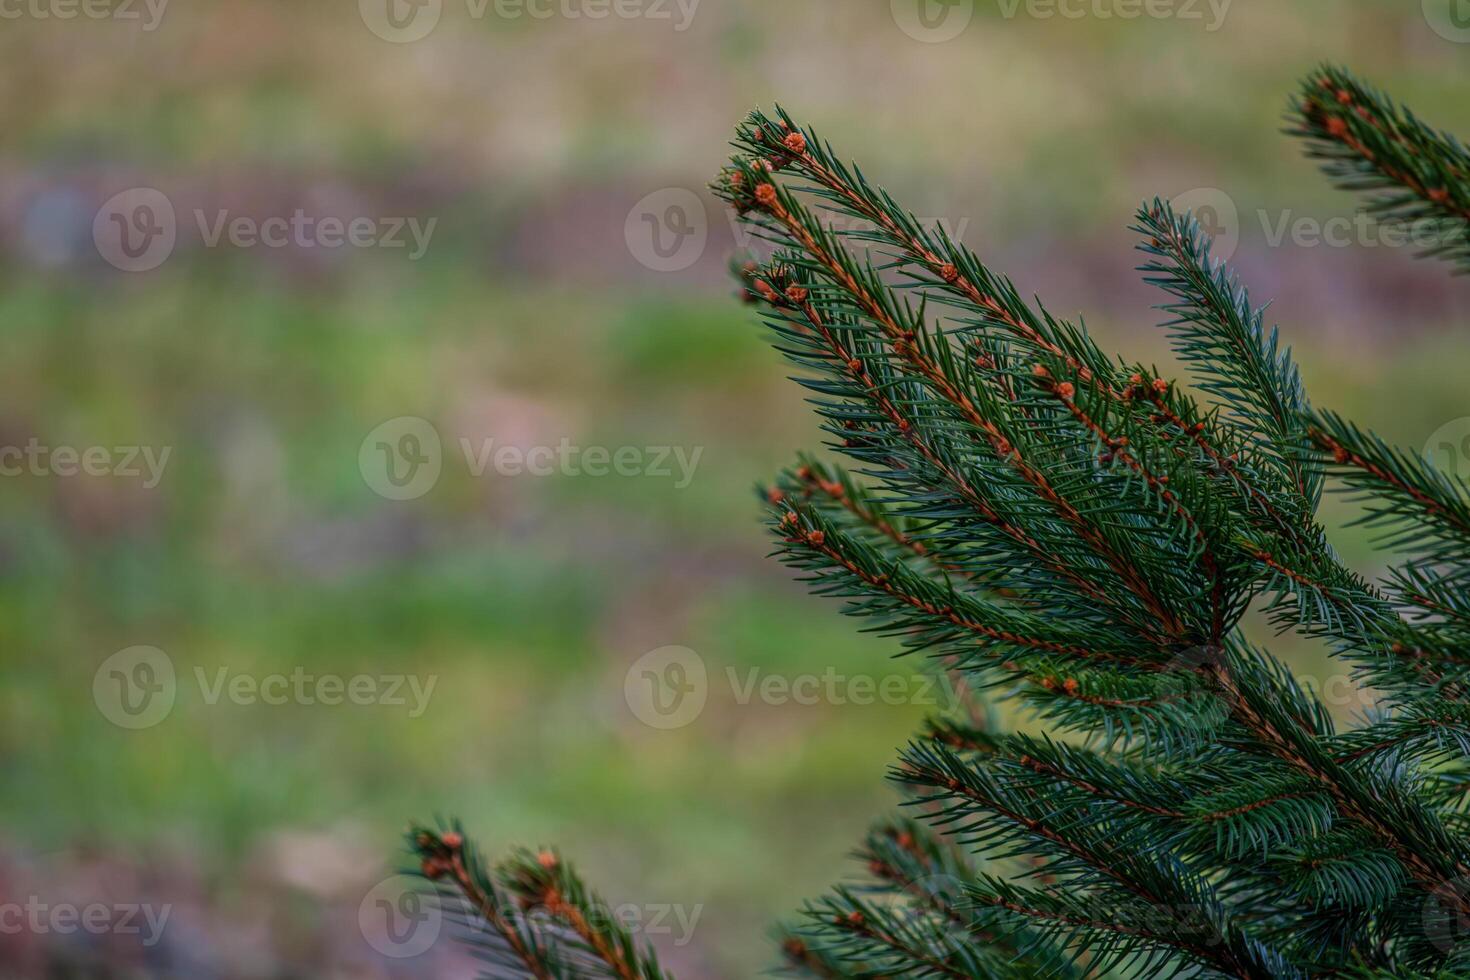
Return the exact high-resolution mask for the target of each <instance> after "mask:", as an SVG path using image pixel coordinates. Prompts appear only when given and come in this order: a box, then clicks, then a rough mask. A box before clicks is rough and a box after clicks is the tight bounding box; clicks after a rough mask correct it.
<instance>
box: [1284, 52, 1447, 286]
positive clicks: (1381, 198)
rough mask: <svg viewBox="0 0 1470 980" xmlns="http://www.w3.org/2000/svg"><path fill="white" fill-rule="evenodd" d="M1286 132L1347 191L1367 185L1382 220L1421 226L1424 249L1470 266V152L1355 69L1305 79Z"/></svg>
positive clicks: (1332, 68)
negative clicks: (1371, 85) (1361, 77)
mask: <svg viewBox="0 0 1470 980" xmlns="http://www.w3.org/2000/svg"><path fill="white" fill-rule="evenodd" d="M1287 119H1288V123H1289V125H1290V128H1289V129H1288V130H1287V131H1288V132H1289V133H1291V134H1292V135H1294V136H1297V137H1299V138H1301V139H1302V140H1304V141H1305V143H1306V148H1307V155H1308V156H1309V157H1311V158H1312V159H1315V160H1320V161H1322V171H1323V173H1325V174H1327V176H1328V177H1330V178H1331V179H1332V180H1333V182H1334V183H1335V184H1337V186H1339V187H1341V188H1342V189H1344V190H1348V191H1368V192H1371V194H1370V197H1369V204H1368V209H1369V211H1370V212H1371V213H1372V214H1374V215H1376V216H1377V217H1378V219H1379V221H1381V222H1382V221H1396V222H1401V223H1404V224H1406V225H1413V226H1415V231H1416V235H1423V236H1425V237H1427V238H1428V239H1429V240H1430V241H1431V242H1432V244H1430V245H1429V246H1428V247H1426V248H1425V249H1424V251H1423V254H1425V255H1428V256H1438V257H1441V258H1444V259H1447V260H1449V261H1450V262H1453V263H1455V264H1456V265H1457V266H1458V268H1457V270H1456V271H1457V273H1465V272H1470V152H1467V151H1466V149H1465V147H1464V145H1463V144H1462V143H1461V142H1460V141H1459V140H1458V139H1457V138H1456V137H1454V136H1453V135H1451V134H1449V133H1445V132H1440V131H1437V130H1435V129H1434V128H1432V127H1431V126H1429V125H1427V124H1426V123H1424V122H1423V121H1421V120H1420V119H1419V118H1418V117H1417V116H1415V115H1414V114H1413V113H1412V112H1410V111H1409V110H1408V109H1406V108H1403V107H1401V106H1399V105H1397V104H1395V103H1394V102H1393V101H1392V100H1391V99H1389V98H1388V97H1387V96H1386V95H1384V94H1382V93H1381V92H1378V91H1375V90H1374V89H1372V88H1369V87H1368V86H1366V85H1364V84H1363V83H1362V82H1360V81H1358V79H1357V78H1355V77H1354V76H1353V75H1352V73H1350V72H1348V71H1346V70H1344V69H1342V68H1338V67H1336V66H1333V65H1325V66H1323V67H1322V68H1321V69H1319V70H1318V71H1317V72H1314V73H1313V74H1312V75H1310V76H1308V78H1307V79H1306V80H1305V81H1304V82H1303V83H1302V88H1301V91H1300V93H1299V94H1298V95H1297V96H1296V98H1295V99H1294V100H1293V101H1292V104H1291V108H1290V111H1289V113H1288V117H1287Z"/></svg>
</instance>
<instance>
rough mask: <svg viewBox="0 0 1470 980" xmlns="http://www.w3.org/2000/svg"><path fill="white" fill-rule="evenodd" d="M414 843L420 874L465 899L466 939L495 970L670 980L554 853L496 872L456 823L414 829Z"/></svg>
mask: <svg viewBox="0 0 1470 980" xmlns="http://www.w3.org/2000/svg"><path fill="white" fill-rule="evenodd" d="M408 839H409V845H410V848H411V849H412V851H413V852H414V853H415V854H417V855H418V857H419V858H420V861H421V865H420V871H421V873H422V875H423V876H424V877H425V878H426V879H427V880H429V881H431V882H433V883H434V884H435V885H436V886H437V887H438V888H439V890H440V893H441V894H442V895H447V896H450V897H452V898H456V899H458V900H459V905H458V909H459V911H460V915H461V918H462V919H464V920H465V924H466V925H467V926H468V927H469V928H468V930H467V938H468V940H469V941H470V942H472V943H473V944H474V945H475V946H476V947H477V948H478V949H479V950H481V951H482V952H484V953H485V954H486V955H487V959H489V961H490V962H491V963H492V964H493V965H495V966H496V967H497V968H499V969H502V970H507V971H519V972H511V973H509V974H507V975H529V976H531V977H535V978H537V980H584V978H585V980H594V978H607V980H672V977H671V975H670V974H668V973H666V972H664V970H663V969H662V968H661V967H660V966H659V964H658V958H657V956H656V954H655V953H654V951H653V949H652V947H651V946H648V945H647V944H639V943H638V942H637V941H636V940H635V939H634V937H633V936H632V934H631V933H630V932H629V931H628V930H627V929H626V928H625V927H624V926H623V925H622V923H621V922H620V921H618V919H617V917H616V916H615V915H613V914H612V913H611V911H610V908H609V906H608V905H607V904H606V903H605V902H604V901H603V900H602V899H601V898H600V897H599V896H598V895H597V894H596V893H594V892H592V891H591V890H590V889H588V888H587V886H586V885H585V884H584V883H583V881H582V880H581V878H580V877H579V876H578V875H577V874H576V872H575V871H574V870H573V869H572V868H571V867H570V866H569V865H568V864H567V863H566V862H565V861H563V860H562V858H561V856H560V855H558V854H557V853H556V852H554V851H550V850H543V851H539V852H532V851H527V850H518V851H514V852H512V853H511V854H510V855H509V856H508V857H506V858H505V859H504V860H502V861H501V862H500V863H499V864H498V865H496V867H495V868H494V870H493V871H492V870H491V869H490V868H489V867H488V866H486V865H485V864H484V862H483V861H482V860H481V859H480V857H479V855H478V851H477V849H476V848H475V846H474V844H473V843H472V842H470V841H468V840H467V839H466V837H465V835H464V832H463V829H462V828H461V827H460V826H459V825H458V824H455V825H453V827H452V829H448V830H443V831H436V830H430V829H428V828H427V827H413V828H410V830H409V836H408ZM450 907H451V908H455V907H456V906H455V905H454V904H453V903H451V905H450ZM487 935H488V936H489V937H491V939H492V941H491V942H489V943H487V942H485V941H484V939H483V937H484V936H487Z"/></svg>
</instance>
